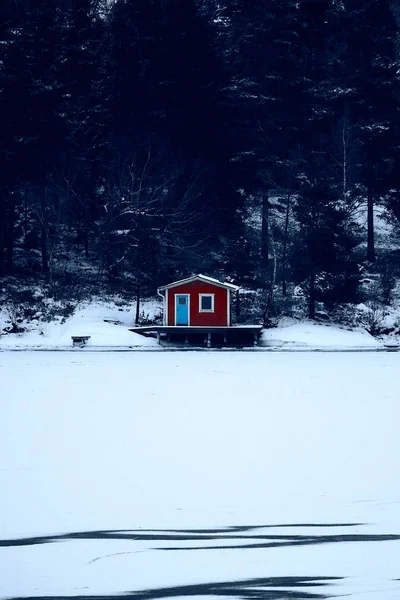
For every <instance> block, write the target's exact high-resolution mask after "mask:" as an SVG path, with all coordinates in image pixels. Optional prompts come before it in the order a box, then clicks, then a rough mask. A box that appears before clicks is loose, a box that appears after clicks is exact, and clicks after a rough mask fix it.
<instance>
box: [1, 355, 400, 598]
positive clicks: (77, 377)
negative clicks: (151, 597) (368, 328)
mask: <svg viewBox="0 0 400 600" xmlns="http://www.w3.org/2000/svg"><path fill="white" fill-rule="evenodd" d="M399 358H400V357H399V356H398V355H397V354H382V353H372V352H371V353H363V354H357V353H354V354H340V353H332V354H328V353H324V354H312V353H295V354H290V355H286V354H270V353H262V352H260V353H254V354H252V353H232V352H226V353H196V352H193V353H178V352H177V353H164V354H162V355H161V354H157V353H153V354H146V353H142V354H140V353H136V354H128V353H125V354H123V353H122V354H121V353H108V354H105V353H104V354H99V353H97V354H95V353H90V352H88V353H79V354H77V353H75V352H70V353H68V352H63V353H59V352H58V353H51V352H49V353H33V352H25V353H12V352H3V353H1V354H0V376H1V418H0V489H1V492H2V493H1V495H0V515H1V517H0V528H1V529H0V538H1V540H2V546H0V596H1V597H15V596H30V597H31V596H46V595H50V596H53V597H59V596H62V595H71V596H75V595H91V594H99V595H110V594H115V593H123V592H127V591H138V590H145V589H154V588H163V587H165V588H167V587H168V586H180V585H189V586H190V585H192V584H205V585H204V587H203V588H201V589H202V590H203V592H202V595H203V597H204V596H206V595H209V596H212V595H213V593H212V590H213V588H212V585H211V586H210V587H207V586H209V585H210V584H214V583H216V582H233V583H232V584H231V586H230V588H229V586H227V587H228V588H229V589H230V590H231V592H230V593H232V589H235V585H236V584H235V582H240V581H242V580H247V579H260V581H259V583H258V586H257V587H258V588H259V589H260V593H261V591H262V590H263V589H265V590H266V592H265V593H266V595H268V593H270V594H273V592H274V591H275V595H272V596H271V597H276V598H287V597H289V592H293V591H294V590H296V589H297V588H296V582H299V583H298V587H299V589H302V590H303V591H304V592H310V593H321V594H323V593H326V594H328V595H329V596H332V595H340V594H350V595H352V594H354V595H355V598H357V600H371V599H376V600H382V598H385V600H386V599H389V598H390V599H391V598H398V597H399V595H400V587H399V585H400V584H399V582H398V581H396V579H397V578H398V577H399V571H398V565H399V563H400V541H398V539H399V536H400V521H399V511H398V507H399V503H400V483H399V478H398V477H397V470H398V468H397V467H398V456H399V454H400V441H399V436H398V422H399V419H400V404H399V402H398V370H399ZM246 527H249V528H250V529H246ZM252 527H255V529H252ZM154 530H163V531H154ZM214 530H218V531H214ZM85 532H86V533H85ZM96 532H97V533H96ZM65 533H72V534H75V535H72V536H71V537H70V538H66V539H63V538H57V535H59V534H65ZM31 536H33V538H35V536H44V537H41V538H40V539H36V540H35V539H31V540H27V539H26V538H28V537H31ZM46 536H48V537H46ZM53 536H56V537H53ZM20 538H23V539H24V541H23V542H22V543H23V544H24V545H10V544H12V543H17V542H15V540H16V539H20ZM7 540H9V542H7ZM12 540H14V542H13V541H12ZM167 549H169V550H167ZM290 577H293V578H294V579H293V580H290ZM304 577H310V578H312V579H313V580H315V581H317V582H318V581H320V584H321V587H318V588H315V587H313V586H312V584H311V582H310V584H309V585H307V584H302V583H301V581H300V580H301V578H304ZM323 577H327V578H328V580H322V579H320V578H323ZM334 577H339V578H343V579H337V580H334V579H333V578H334ZM273 578H283V579H282V580H281V581H280V583H279V581H277V580H276V581H275V580H274V579H273ZM285 578H286V579H285ZM264 580H265V581H264ZM267 580H268V581H267ZM274 582H275V583H274ZM282 586H283V587H282ZM237 589H238V592H237V595H238V597H239V596H241V597H243V593H241V592H240V586H239V587H238V588H237ZM286 591H287V592H288V596H285V593H286ZM185 592H186V595H188V594H190V593H191V588H187V589H186V591H185V590H183V591H182V592H181V593H180V592H179V591H178V590H176V591H175V592H172V593H171V591H170V590H166V591H165V596H168V595H169V596H171V595H172V596H174V595H185ZM197 592H198V589H197ZM160 595H161V596H162V595H163V594H162V593H161V594H160ZM244 597H249V596H246V594H244Z"/></svg>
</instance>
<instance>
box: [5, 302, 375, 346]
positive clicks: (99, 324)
mask: <svg viewBox="0 0 400 600" xmlns="http://www.w3.org/2000/svg"><path fill="white" fill-rule="evenodd" d="M160 310H161V307H160V304H159V302H157V301H155V300H150V301H148V302H147V303H144V304H143V312H144V314H145V315H146V316H147V317H148V318H150V319H153V318H154V316H155V315H156V314H159V313H160ZM133 315H134V308H133V307H132V306H123V307H121V306H118V305H115V304H112V303H107V302H100V301H97V302H91V303H87V304H82V305H80V306H79V307H78V309H77V310H76V311H75V312H74V314H73V315H72V316H69V317H67V318H64V319H61V318H59V319H55V320H54V321H52V322H49V323H44V322H39V321H37V320H35V321H30V322H27V323H24V327H25V328H26V331H25V332H24V333H18V334H15V333H8V334H4V335H0V350H23V349H26V350H29V349H31V350H33V349H36V350H40V349H42V350H52V349H54V350H56V349H57V350H68V349H70V348H71V346H72V340H71V337H72V336H79V335H81V336H90V339H89V340H88V342H87V344H86V347H85V349H88V350H96V349H102V350H104V349H126V350H128V349H147V350H149V349H152V348H153V349H159V347H158V345H157V343H156V340H155V339H152V338H146V337H144V336H141V335H138V334H136V333H133V332H131V331H129V327H132V325H133V319H134V316H133ZM5 324H6V315H5V313H4V312H3V315H2V319H0V329H4V327H5ZM259 348H260V349H265V350H271V349H276V350H279V349H283V350H313V349H314V350H351V349H354V350H372V349H379V348H383V342H382V341H381V340H377V339H375V338H373V337H372V336H371V335H370V334H369V333H368V332H367V331H366V330H365V329H362V328H358V329H357V330H355V331H349V330H345V329H342V328H340V327H339V326H335V325H323V324H320V323H315V322H311V321H305V322H303V323H299V322H295V321H294V320H293V319H291V320H289V319H286V320H282V322H281V324H280V326H279V327H277V328H274V329H268V330H265V331H264V332H263V334H262V336H261V340H260V345H259Z"/></svg>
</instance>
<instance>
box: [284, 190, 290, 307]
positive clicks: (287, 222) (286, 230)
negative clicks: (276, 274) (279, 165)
mask: <svg viewBox="0 0 400 600" xmlns="http://www.w3.org/2000/svg"><path fill="white" fill-rule="evenodd" d="M289 214H290V192H288V194H287V200H286V212H285V229H284V234H283V252H282V296H283V297H284V298H286V296H287V282H286V270H287V268H286V267H287V246H288V231H289Z"/></svg>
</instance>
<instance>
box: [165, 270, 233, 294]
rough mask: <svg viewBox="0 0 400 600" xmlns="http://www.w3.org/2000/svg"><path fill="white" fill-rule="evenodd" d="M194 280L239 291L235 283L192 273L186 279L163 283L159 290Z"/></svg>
mask: <svg viewBox="0 0 400 600" xmlns="http://www.w3.org/2000/svg"><path fill="white" fill-rule="evenodd" d="M192 281H204V282H205V283H210V284H212V285H217V286H219V287H223V288H226V289H228V290H232V291H235V292H237V290H238V289H239V286H237V285H233V283H226V282H222V281H218V279H214V278H213V277H207V275H201V274H200V273H199V274H198V275H192V277H187V278H186V279H180V280H179V281H173V282H172V283H168V284H167V285H162V286H161V287H159V288H158V290H159V291H160V290H167V289H169V288H172V287H176V286H178V285H183V284H185V283H191V282H192Z"/></svg>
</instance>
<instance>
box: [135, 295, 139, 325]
mask: <svg viewBox="0 0 400 600" xmlns="http://www.w3.org/2000/svg"><path fill="white" fill-rule="evenodd" d="M139 318H140V288H139V286H138V288H137V290H136V315H135V325H138V324H139Z"/></svg>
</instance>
